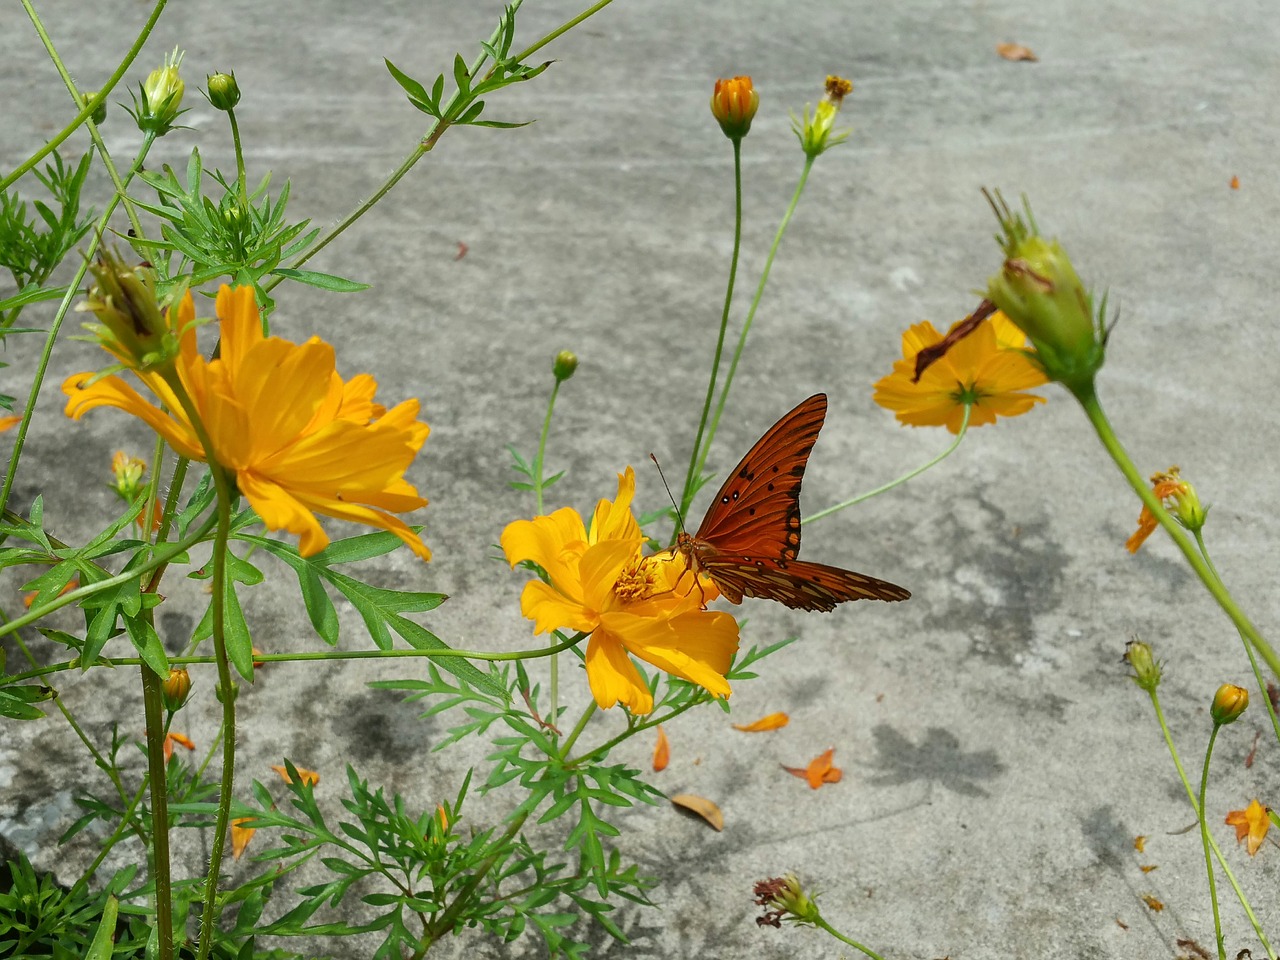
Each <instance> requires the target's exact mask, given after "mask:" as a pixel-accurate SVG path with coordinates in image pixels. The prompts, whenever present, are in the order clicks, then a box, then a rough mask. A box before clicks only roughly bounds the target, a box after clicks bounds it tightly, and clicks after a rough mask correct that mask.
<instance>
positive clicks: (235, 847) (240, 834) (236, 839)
mask: <svg viewBox="0 0 1280 960" xmlns="http://www.w3.org/2000/svg"><path fill="white" fill-rule="evenodd" d="M252 822H253V817H239V818H237V819H235V820H232V821H231V856H232V857H234V858H235V859H236V860H239V859H240V858H241V857H242V856H244V851H245V848H247V847H248V846H249V841H250V840H252V839H253V835H254V833H255V832H257V828H256V827H242V826H241V824H242V823H252Z"/></svg>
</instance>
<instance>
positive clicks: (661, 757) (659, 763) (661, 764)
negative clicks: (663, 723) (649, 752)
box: [653, 727, 671, 773]
mask: <svg viewBox="0 0 1280 960" xmlns="http://www.w3.org/2000/svg"><path fill="white" fill-rule="evenodd" d="M670 762H671V743H670V742H669V741H668V740H667V735H666V733H664V732H663V730H662V727H658V743H657V745H656V746H655V747H654V748H653V772H654V773H658V772H659V771H662V770H665V769H667V764H668V763H670Z"/></svg>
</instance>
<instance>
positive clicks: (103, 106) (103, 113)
mask: <svg viewBox="0 0 1280 960" xmlns="http://www.w3.org/2000/svg"><path fill="white" fill-rule="evenodd" d="M97 95H98V92H97V91H96V90H89V91H86V92H84V93H82V94H81V96H82V97H84V102H85V103H88V102H89V101H90V100H92V99H93V98H94V97H96V96H97ZM89 119H90V120H92V121H93V122H94V125H95V126H101V125H102V121H104V120H106V119H107V101H105V100H103V101H102V102H101V103H100V104H98V105H97V106H96V107H94V108H93V113H91V114H89Z"/></svg>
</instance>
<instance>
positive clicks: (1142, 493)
mask: <svg viewBox="0 0 1280 960" xmlns="http://www.w3.org/2000/svg"><path fill="white" fill-rule="evenodd" d="M1075 395H1076V399H1077V400H1079V401H1080V405H1081V406H1082V407H1083V408H1084V412H1085V415H1086V416H1088V418H1089V422H1090V423H1092V424H1093V428H1094V430H1095V431H1096V432H1097V434H1098V439H1099V440H1101V441H1102V445H1103V446H1104V447H1105V448H1106V450H1107V453H1109V454H1110V455H1111V459H1112V460H1114V461H1115V463H1116V466H1117V467H1119V468H1120V472H1121V473H1122V474H1124V477H1125V479H1126V480H1128V481H1129V485H1130V486H1131V487H1132V488H1133V490H1134V492H1135V493H1136V494H1137V495H1138V496H1139V498H1141V500H1142V502H1143V504H1144V505H1145V506H1146V507H1147V509H1148V510H1150V511H1151V514H1152V516H1154V517H1155V518H1156V520H1157V521H1158V522H1159V524H1160V526H1162V527H1164V529H1165V532H1167V533H1168V534H1169V536H1170V537H1171V538H1172V539H1173V542H1174V543H1175V544H1177V547H1178V549H1179V550H1181V551H1182V555H1183V556H1184V557H1185V558H1186V560H1187V563H1188V564H1190V565H1191V569H1192V570H1194V571H1195V573H1196V576H1198V577H1199V578H1200V582H1201V583H1203V584H1204V586H1205V589H1206V590H1208V591H1209V593H1210V594H1212V596H1213V598H1214V599H1215V600H1216V601H1218V606H1220V607H1221V608H1222V610H1223V612H1224V613H1226V615H1227V616H1228V617H1230V618H1231V622H1232V623H1234V624H1235V625H1236V629H1237V630H1239V631H1240V633H1241V635H1242V636H1244V637H1245V638H1246V639H1247V640H1248V641H1249V643H1251V644H1253V647H1254V649H1255V650H1257V651H1258V653H1259V654H1261V656H1262V659H1264V660H1265V661H1267V666H1268V667H1270V668H1271V672H1272V673H1274V674H1275V675H1276V676H1277V677H1280V656H1277V655H1276V651H1275V650H1274V649H1273V648H1272V647H1271V644H1269V643H1268V642H1267V641H1266V640H1265V639H1264V638H1263V636H1262V634H1261V633H1259V632H1258V628H1257V627H1255V626H1254V625H1253V623H1252V622H1251V621H1250V620H1249V618H1248V617H1246V616H1245V615H1244V613H1243V612H1242V611H1241V610H1240V608H1239V607H1238V606H1237V605H1236V602H1235V600H1234V599H1233V598H1232V596H1231V594H1230V592H1229V591H1228V590H1227V588H1226V586H1225V585H1224V584H1223V583H1222V581H1221V580H1219V579H1218V578H1217V577H1215V576H1214V575H1213V572H1212V571H1211V570H1210V569H1209V567H1208V565H1207V564H1206V563H1205V561H1204V559H1203V558H1202V557H1201V556H1200V554H1199V553H1197V552H1196V548H1195V545H1194V544H1193V543H1192V542H1191V538H1190V537H1188V536H1187V534H1186V532H1185V531H1184V530H1183V529H1182V527H1181V526H1180V525H1179V524H1178V522H1177V521H1176V520H1174V518H1173V517H1171V516H1170V515H1169V511H1167V510H1166V509H1165V508H1164V505H1163V504H1162V503H1161V502H1160V500H1159V499H1158V498H1157V497H1156V495H1155V494H1154V493H1153V492H1152V491H1151V486H1150V484H1148V483H1146V482H1145V481H1144V480H1143V479H1142V475H1141V474H1139V473H1138V470H1137V468H1136V467H1135V466H1134V465H1133V461H1132V460H1130V459H1129V455H1128V453H1126V452H1125V449H1124V446H1123V445H1122V444H1121V443H1120V441H1119V439H1118V438H1117V437H1116V435H1115V431H1114V430H1113V429H1112V427H1111V423H1110V421H1108V420H1107V415H1106V413H1105V412H1104V411H1103V409H1102V404H1101V403H1099V401H1098V395H1097V393H1096V391H1095V390H1094V389H1093V385H1092V383H1090V384H1088V385H1085V386H1082V387H1079V388H1078V389H1077V390H1076V392H1075Z"/></svg>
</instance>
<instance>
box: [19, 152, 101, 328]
mask: <svg viewBox="0 0 1280 960" xmlns="http://www.w3.org/2000/svg"><path fill="white" fill-rule="evenodd" d="M52 157H53V161H52V162H51V163H49V164H46V165H45V168H44V172H43V173H41V172H40V171H39V170H36V171H34V173H35V175H36V177H37V179H39V181H40V182H41V183H42V184H44V186H45V189H46V190H48V191H49V195H50V197H52V199H53V203H54V204H55V205H56V207H57V211H56V212H55V210H54V208H53V207H51V206H50V205H49V204H47V203H45V202H44V201H43V200H33V201H32V202H31V208H32V209H33V210H34V211H35V213H36V216H31V217H29V216H28V212H27V204H26V202H25V201H23V200H22V199H20V197H19V195H18V193H17V191H13V192H10V191H7V190H6V191H4V192H3V193H0V267H4V268H5V269H6V270H8V271H9V274H10V275H11V276H12V277H13V282H14V283H15V284H16V285H17V287H18V289H19V290H24V289H25V288H26V287H28V286H33V285H34V286H39V285H40V284H42V283H44V282H45V280H47V279H48V278H49V275H50V274H52V273H53V271H54V269H55V268H56V267H57V266H58V264H60V263H61V262H62V261H63V259H64V258H65V257H66V255H67V254H68V253H70V252H71V251H72V250H73V249H75V246H76V244H77V243H79V242H80V241H81V240H82V239H83V238H84V235H85V234H86V233H88V232H89V228H90V227H91V226H92V225H93V212H92V211H89V212H87V213H86V214H85V215H84V216H83V217H82V216H81V215H80V194H81V191H82V190H83V189H84V181H85V178H86V177H87V176H88V175H89V164H90V161H91V160H92V157H93V155H92V154H90V153H86V154H85V155H84V156H82V157H81V158H80V160H79V161H78V162H77V163H76V164H75V165H74V166H70V165H68V163H67V162H66V161H65V160H63V159H62V156H61V155H60V154H59V153H58V152H57V151H56V150H55V151H54V152H53V154H52ZM9 319H10V321H11V320H12V318H9ZM7 325H8V324H7V323H6V324H4V326H7Z"/></svg>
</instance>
